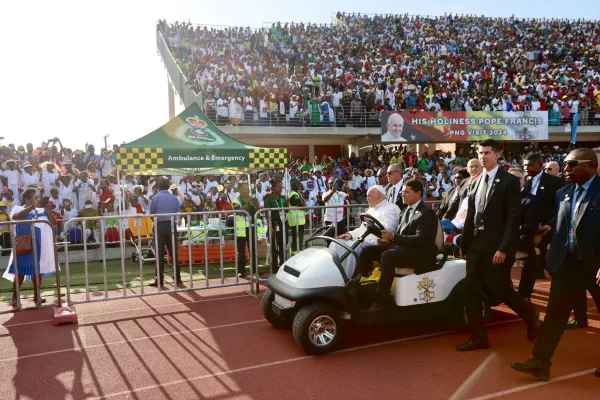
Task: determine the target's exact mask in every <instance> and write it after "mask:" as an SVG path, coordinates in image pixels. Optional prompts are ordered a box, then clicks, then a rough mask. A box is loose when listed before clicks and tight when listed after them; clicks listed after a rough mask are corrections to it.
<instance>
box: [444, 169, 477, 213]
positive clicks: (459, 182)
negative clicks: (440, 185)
mask: <svg viewBox="0 0 600 400" xmlns="http://www.w3.org/2000/svg"><path fill="white" fill-rule="evenodd" d="M469 177H470V175H469V172H468V171H467V170H466V169H465V168H461V169H459V170H458V171H456V182H455V185H454V187H452V189H450V190H449V191H448V195H447V196H446V198H445V199H444V200H443V201H442V204H441V205H440V208H438V210H437V211H436V215H437V217H438V218H439V219H449V220H453V219H454V217H456V213H457V212H458V209H459V207H460V203H461V202H462V199H464V198H465V196H466V195H467V192H468V184H467V182H468V180H469Z"/></svg>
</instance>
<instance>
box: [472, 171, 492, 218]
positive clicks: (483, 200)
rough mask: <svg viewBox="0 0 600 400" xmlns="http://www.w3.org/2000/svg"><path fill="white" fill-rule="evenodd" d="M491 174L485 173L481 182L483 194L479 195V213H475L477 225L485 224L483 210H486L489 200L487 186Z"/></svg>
mask: <svg viewBox="0 0 600 400" xmlns="http://www.w3.org/2000/svg"><path fill="white" fill-rule="evenodd" d="M488 179H489V175H488V174H485V178H484V179H483V182H481V194H480V195H479V204H478V206H477V214H476V215H475V227H481V226H482V225H483V212H484V211H485V203H486V201H487V187H488Z"/></svg>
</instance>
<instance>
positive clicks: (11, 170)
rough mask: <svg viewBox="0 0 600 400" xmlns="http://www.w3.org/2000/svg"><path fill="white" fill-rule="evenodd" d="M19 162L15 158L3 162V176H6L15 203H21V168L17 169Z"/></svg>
mask: <svg viewBox="0 0 600 400" xmlns="http://www.w3.org/2000/svg"><path fill="white" fill-rule="evenodd" d="M16 166H17V162H16V161H15V160H8V161H5V162H4V163H2V168H3V169H4V171H3V172H2V176H4V177H5V178H6V180H7V183H8V185H7V186H8V188H9V189H10V190H11V191H12V192H13V196H14V199H13V205H14V206H18V205H21V195H20V193H19V180H20V179H19V178H20V175H21V170H20V169H15V167H16Z"/></svg>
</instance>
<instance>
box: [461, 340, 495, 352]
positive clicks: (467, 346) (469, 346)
mask: <svg viewBox="0 0 600 400" xmlns="http://www.w3.org/2000/svg"><path fill="white" fill-rule="evenodd" d="M489 348H490V344H489V343H488V342H484V343H477V342H474V341H472V340H469V341H468V342H467V343H463V344H459V345H458V346H456V350H457V351H474V350H484V349H489Z"/></svg>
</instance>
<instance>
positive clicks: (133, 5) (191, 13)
mask: <svg viewBox="0 0 600 400" xmlns="http://www.w3.org/2000/svg"><path fill="white" fill-rule="evenodd" d="M594 3H595V2H592V1H591V0H573V1H569V2H568V3H559V2H555V1H538V0H529V1H526V2H525V1H521V0H519V1H517V0H503V1H502V2H477V3H475V4H473V2H470V1H468V2H467V1H462V2H448V1H441V0H430V1H428V2H414V3H410V4H407V3H406V2H398V1H377V2H368V1H367V2H364V1H361V2H359V1H355V0H345V1H337V0H334V1H328V2H323V1H317V0H304V1H301V2H299V3H298V2H296V3H293V2H292V3H290V2H286V1H284V2H264V1H238V0H229V1H205V0H196V1H174V0H172V1H129V0H121V1H108V0H107V1H102V2H90V1H57V2H49V1H8V0H6V1H2V2H1V4H0V15H2V16H3V18H2V19H3V21H2V24H3V29H2V35H1V36H0V45H1V46H0V49H1V50H0V51H1V52H2V57H1V62H0V95H1V98H0V106H1V107H0V126H1V127H2V133H0V136H4V138H5V139H4V141H3V143H5V144H8V143H14V144H15V145H19V144H22V145H25V144H26V143H28V142H31V143H33V144H34V146H37V145H39V143H40V142H41V141H43V140H44V141H45V140H47V139H48V138H52V137H55V136H58V137H59V138H61V139H62V142H63V144H64V145H65V146H68V147H72V148H75V149H77V148H80V149H83V146H84V144H85V143H88V142H89V143H93V144H94V145H96V147H97V148H99V147H100V146H102V145H103V138H102V137H103V135H105V134H110V137H109V138H108V143H109V145H112V144H114V143H122V142H123V141H131V140H134V139H136V138H138V137H140V136H143V135H145V134H147V133H148V132H150V131H152V130H154V129H156V128H157V127H159V126H160V125H162V124H164V123H165V122H166V121H167V119H168V100H167V72H166V70H165V69H164V67H163V64H162V62H161V60H160V57H159V56H158V54H157V52H156V43H155V33H154V32H155V23H156V21H157V20H158V19H162V18H166V19H167V21H175V20H187V19H188V18H189V19H190V20H191V21H192V22H194V23H200V24H214V25H233V26H239V25H242V26H250V27H261V26H262V23H263V22H265V21H282V22H286V21H287V22H290V21H303V22H316V23H328V22H330V13H331V12H336V11H338V10H341V11H346V12H363V13H395V14H397V13H402V14H404V13H408V14H415V15H416V14H420V15H427V14H429V15H443V14H444V13H446V12H452V13H459V14H460V13H474V14H477V15H480V14H485V15H490V16H510V15H512V14H515V15H517V16H521V17H561V18H565V17H567V18H580V17H585V18H587V19H599V16H600V7H597V6H595V5H594ZM257 4H258V5H257ZM551 4H554V5H551ZM176 104H177V105H176V107H177V108H176V111H177V112H179V111H180V110H181V109H182V107H181V105H180V104H179V100H178V99H177V101H176Z"/></svg>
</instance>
